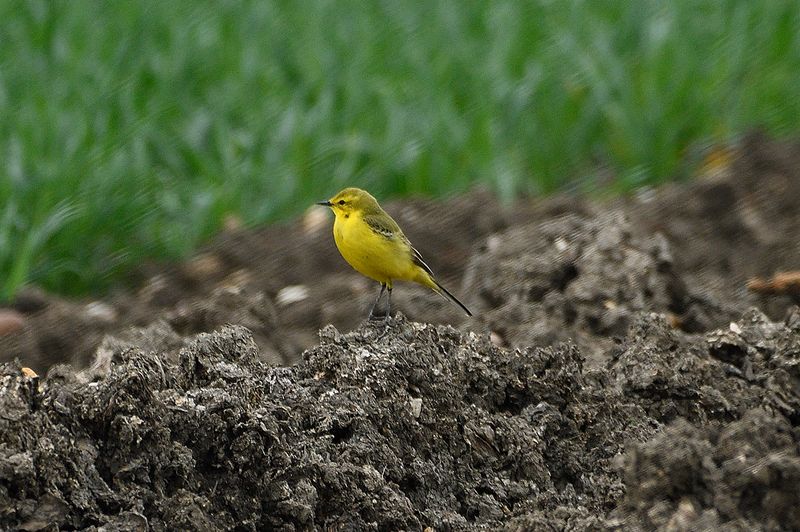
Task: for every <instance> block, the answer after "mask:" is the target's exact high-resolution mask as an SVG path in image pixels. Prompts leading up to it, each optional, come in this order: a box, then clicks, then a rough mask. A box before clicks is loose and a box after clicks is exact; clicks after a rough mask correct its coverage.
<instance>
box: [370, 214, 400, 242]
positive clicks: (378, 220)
mask: <svg viewBox="0 0 800 532" xmlns="http://www.w3.org/2000/svg"><path fill="white" fill-rule="evenodd" d="M364 222H366V224H367V225H368V226H369V228H370V229H372V230H373V231H375V232H376V233H378V234H379V235H381V236H383V237H385V238H388V239H389V240H393V239H395V238H398V237H399V238H401V239H403V240H407V239H406V237H405V235H404V234H403V231H401V230H400V226H399V225H397V222H395V221H394V220H392V219H391V218H390V217H389V216H388V215H385V214H384V215H383V216H380V215H376V214H366V215H364Z"/></svg>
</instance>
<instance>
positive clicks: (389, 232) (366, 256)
mask: <svg viewBox="0 0 800 532" xmlns="http://www.w3.org/2000/svg"><path fill="white" fill-rule="evenodd" d="M317 205H322V206H325V207H330V208H331V210H332V211H333V214H334V215H335V220H334V222H333V239H334V241H335V242H336V247H337V248H338V249H339V253H341V255H342V257H343V258H344V260H345V261H347V263H348V264H350V266H352V267H353V269H355V270H356V271H357V272H359V273H361V274H362V275H365V276H366V277H369V278H370V279H373V280H375V281H377V282H379V283H380V285H381V290H380V292H379V293H378V298H377V299H376V300H375V303H374V304H373V305H372V308H371V309H370V312H369V319H371V320H375V319H380V318H381V316H379V315H376V308H377V307H378V303H379V302H380V300H381V298H382V297H383V294H384V292H388V304H387V309H386V313H385V315H384V316H383V318H384V319H385V320H387V321H388V320H389V318H390V314H391V308H392V285H393V282H394V281H410V282H414V283H418V284H421V285H422V286H425V287H428V288H430V289H431V290H433V291H434V292H436V293H437V294H439V295H440V296H442V297H444V298H445V299H447V300H448V301H450V302H451V303H453V304H454V305H456V306H458V307H459V308H460V309H461V310H463V311H464V312H465V313H466V314H467V316H472V312H470V311H469V309H468V308H467V307H466V306H465V305H464V304H463V303H462V302H461V301H459V300H458V299H457V298H456V296H454V295H453V294H451V293H450V292H449V291H448V290H447V289H446V288H445V287H444V286H442V285H441V283H439V281H437V280H436V278H435V277H434V276H433V272H432V271H431V269H430V267H429V266H428V265H427V264H426V263H425V261H424V260H423V259H422V255H421V254H420V252H419V251H417V250H416V249H415V248H414V246H412V245H411V242H410V241H409V240H408V238H407V237H406V235H404V234H403V231H402V230H401V229H400V226H399V225H397V222H395V221H394V220H393V219H392V217H391V216H389V215H388V214H387V213H386V211H384V210H383V209H382V208H381V206H380V204H378V200H376V199H375V198H374V197H373V196H372V194H370V193H369V192H367V191H366V190H362V189H360V188H355V187H349V188H345V189H344V190H342V191H341V192H339V193H338V194H336V195H335V196H334V197H332V198H331V199H329V200H327V201H319V202H317Z"/></svg>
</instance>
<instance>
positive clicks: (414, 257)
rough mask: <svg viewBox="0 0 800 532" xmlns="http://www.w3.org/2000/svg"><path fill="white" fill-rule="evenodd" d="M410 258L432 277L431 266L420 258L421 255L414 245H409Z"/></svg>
mask: <svg viewBox="0 0 800 532" xmlns="http://www.w3.org/2000/svg"><path fill="white" fill-rule="evenodd" d="M409 246H411V244H409ZM411 260H413V261H414V264H416V265H417V266H419V267H420V268H422V269H423V270H425V271H426V272H428V275H430V276H431V277H433V272H432V271H431V267H430V266H428V265H427V264H425V261H424V260H422V255H421V254H420V252H419V251H417V248H415V247H414V246H411Z"/></svg>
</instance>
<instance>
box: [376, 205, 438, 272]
mask: <svg viewBox="0 0 800 532" xmlns="http://www.w3.org/2000/svg"><path fill="white" fill-rule="evenodd" d="M364 221H365V222H366V223H367V225H368V226H369V228H370V229H372V230H373V231H375V232H376V233H378V234H379V235H381V236H383V237H385V238H388V239H389V240H394V239H396V238H399V239H400V240H401V241H402V242H403V243H404V244H406V245H407V246H408V249H409V251H411V260H412V261H413V262H414V264H416V265H417V266H419V267H420V268H422V269H423V270H425V271H426V272H428V275H430V276H431V277H433V272H432V271H431V268H430V266H428V265H427V264H425V261H424V260H423V259H422V254H420V252H419V251H417V249H416V248H415V247H414V246H412V245H411V242H409V240H408V238H407V237H406V235H404V234H403V231H402V230H401V229H400V226H399V225H397V222H395V221H394V220H392V218H391V217H390V216H388V215H386V214H384V215H382V216H381V215H376V214H367V215H365V216H364Z"/></svg>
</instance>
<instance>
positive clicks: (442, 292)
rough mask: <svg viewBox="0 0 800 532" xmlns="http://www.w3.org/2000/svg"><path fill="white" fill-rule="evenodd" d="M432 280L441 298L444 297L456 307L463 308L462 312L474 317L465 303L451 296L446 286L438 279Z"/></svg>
mask: <svg viewBox="0 0 800 532" xmlns="http://www.w3.org/2000/svg"><path fill="white" fill-rule="evenodd" d="M431 280H432V281H433V283H434V284H435V285H436V288H438V290H436V292H438V293H439V295H440V296H442V297H443V298H445V299H447V300H448V301H450V302H451V303H453V304H455V305H458V306H459V307H460V308H461V310H463V311H464V312H466V313H467V316H472V312H470V311H469V309H468V308H467V307H466V306H465V305H464V303H462V302H461V301H459V300H458V298H457V297H456V296H454V295H453V294H451V293H450V292H449V291H448V290H447V288H445V287H444V286H442V285H440V284H439V281H437V280H436V279H433V277H431Z"/></svg>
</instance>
